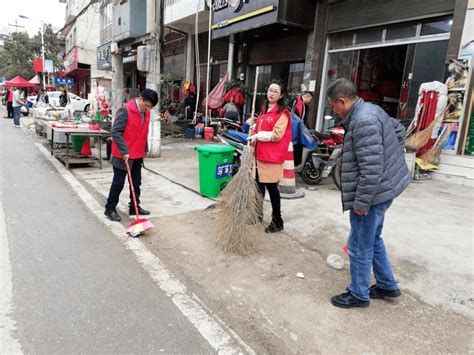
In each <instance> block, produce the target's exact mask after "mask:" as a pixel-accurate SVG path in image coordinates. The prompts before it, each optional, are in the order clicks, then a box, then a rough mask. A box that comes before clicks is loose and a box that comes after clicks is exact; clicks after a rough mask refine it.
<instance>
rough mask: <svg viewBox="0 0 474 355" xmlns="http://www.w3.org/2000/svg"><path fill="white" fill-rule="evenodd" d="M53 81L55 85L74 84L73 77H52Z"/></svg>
mask: <svg viewBox="0 0 474 355" xmlns="http://www.w3.org/2000/svg"><path fill="white" fill-rule="evenodd" d="M54 83H55V84H56V85H57V86H61V85H69V86H72V85H74V79H73V78H58V77H56V78H54Z"/></svg>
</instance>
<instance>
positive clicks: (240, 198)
mask: <svg viewBox="0 0 474 355" xmlns="http://www.w3.org/2000/svg"><path fill="white" fill-rule="evenodd" d="M258 75H259V73H258V68H257V71H256V74H255V86H254V91H253V100H252V114H251V117H252V118H253V117H254V116H255V102H256V96H257V83H258ZM249 134H250V132H249ZM254 164H255V161H254V148H253V147H252V146H250V144H247V145H246V146H244V150H243V153H242V157H241V161H240V169H239V171H238V172H237V174H236V175H235V176H234V178H233V179H232V181H231V182H230V183H229V184H228V185H227V186H226V188H225V189H224V191H223V192H222V195H221V197H220V198H219V200H218V202H217V209H218V211H219V215H218V218H217V219H216V220H217V223H216V227H217V233H216V234H217V240H216V242H217V246H218V247H219V248H220V249H221V250H222V251H224V252H226V253H236V254H239V255H248V254H250V253H251V252H253V251H254V250H255V249H256V247H257V245H258V241H259V238H260V236H261V235H262V232H263V225H262V223H261V222H260V220H259V215H260V214H261V213H259V212H260V208H261V205H262V204H261V202H262V201H261V196H260V194H259V192H258V188H257V183H256V181H255V178H254V175H253V169H254Z"/></svg>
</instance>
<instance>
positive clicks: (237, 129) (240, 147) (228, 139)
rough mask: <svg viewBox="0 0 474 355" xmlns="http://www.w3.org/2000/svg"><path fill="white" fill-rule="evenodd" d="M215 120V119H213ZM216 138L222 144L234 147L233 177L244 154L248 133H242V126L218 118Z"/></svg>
mask: <svg viewBox="0 0 474 355" xmlns="http://www.w3.org/2000/svg"><path fill="white" fill-rule="evenodd" d="M214 120H216V119H214ZM217 120H218V121H219V126H218V132H217V138H218V139H219V141H220V142H221V143H222V144H225V145H228V146H231V147H234V158H233V164H234V168H233V170H232V171H233V174H234V175H235V174H236V173H237V171H238V170H239V168H240V157H241V156H242V154H243V152H244V146H245V145H247V137H248V133H245V132H242V130H243V126H242V125H241V124H239V123H237V122H234V121H232V120H229V119H227V118H219V119H217Z"/></svg>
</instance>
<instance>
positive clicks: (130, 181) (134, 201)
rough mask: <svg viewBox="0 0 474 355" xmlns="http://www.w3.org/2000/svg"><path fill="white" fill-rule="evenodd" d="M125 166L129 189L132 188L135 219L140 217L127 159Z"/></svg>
mask: <svg viewBox="0 0 474 355" xmlns="http://www.w3.org/2000/svg"><path fill="white" fill-rule="evenodd" d="M125 166H126V167H127V175H128V182H129V184H130V189H131V190H132V198H133V205H134V206H135V216H136V217H137V220H138V219H139V218H140V216H139V214H138V206H137V199H136V197H135V189H134V188H133V180H132V174H131V173H130V167H129V166H128V160H125Z"/></svg>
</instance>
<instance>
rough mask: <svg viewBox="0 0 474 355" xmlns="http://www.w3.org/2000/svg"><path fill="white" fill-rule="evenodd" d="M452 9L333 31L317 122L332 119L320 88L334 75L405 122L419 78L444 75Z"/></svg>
mask: <svg viewBox="0 0 474 355" xmlns="http://www.w3.org/2000/svg"><path fill="white" fill-rule="evenodd" d="M451 26H452V15H444V16H438V17H432V18H424V19H420V20H415V21H406V22H400V23H396V24H389V25H380V26H375V27H368V28H363V29H356V30H351V31H343V32H337V33H332V34H330V35H329V37H328V41H327V52H326V59H325V66H324V69H323V73H324V80H323V83H322V87H321V94H320V106H319V107H320V112H319V115H318V126H317V127H318V128H320V129H321V128H322V129H323V130H324V129H326V128H328V127H330V126H332V125H334V119H329V120H328V119H324V117H325V116H328V115H330V116H334V114H333V113H332V112H330V109H329V108H328V105H327V102H326V98H325V97H324V93H325V92H326V89H327V87H328V86H329V84H330V83H331V82H332V81H334V80H335V79H338V78H347V79H350V80H352V81H353V82H354V83H355V85H356V86H357V88H358V90H359V96H360V97H361V98H363V99H364V100H366V101H369V102H372V103H375V104H377V105H380V106H381V107H383V108H384V110H385V111H387V113H388V114H389V115H391V116H392V117H396V118H398V119H399V120H401V121H403V122H404V123H406V125H408V124H409V123H410V121H411V119H412V118H413V116H414V114H415V107H416V102H417V99H418V89H419V87H420V84H421V83H424V82H430V81H441V82H442V81H443V79H444V72H445V60H446V54H447V49H448V42H449V36H450V30H451Z"/></svg>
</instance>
